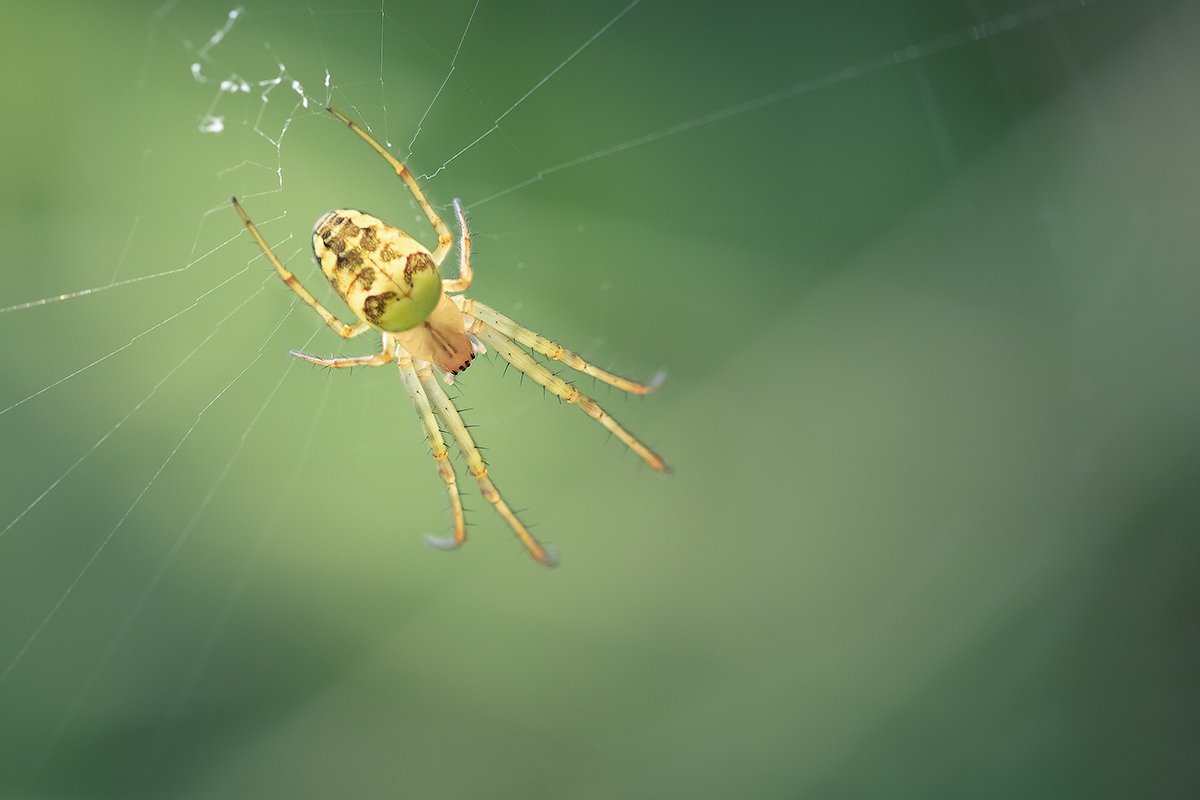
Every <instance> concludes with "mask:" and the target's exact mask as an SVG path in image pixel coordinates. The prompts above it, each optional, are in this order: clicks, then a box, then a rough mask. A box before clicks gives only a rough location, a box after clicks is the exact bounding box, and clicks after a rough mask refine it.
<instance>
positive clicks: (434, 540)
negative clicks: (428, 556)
mask: <svg viewBox="0 0 1200 800" xmlns="http://www.w3.org/2000/svg"><path fill="white" fill-rule="evenodd" d="M425 543H426V544H427V545H429V546H430V547H436V548H437V549H438V550H455V549H457V548H458V546H459V545H460V544H462V543H461V542H459V541H456V540H455V538H454V537H453V536H434V535H433V534H432V533H427V534H425Z"/></svg>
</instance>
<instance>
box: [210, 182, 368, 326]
mask: <svg viewBox="0 0 1200 800" xmlns="http://www.w3.org/2000/svg"><path fill="white" fill-rule="evenodd" d="M233 207H234V209H235V210H236V211H237V213H238V216H240V217H241V218H242V222H244V223H245V224H246V229H247V230H249V231H250V235H251V236H253V237H254V241H256V242H258V246H259V248H261V249H262V251H263V253H265V254H266V256H267V258H268V259H269V260H270V262H271V264H272V266H274V267H275V271H276V272H278V273H279V277H280V278H283V282H284V283H286V284H287V286H288V288H289V289H291V290H292V291H293V292H295V293H296V294H298V295H299V296H300V299H301V300H303V301H304V302H306V303H308V305H309V307H311V308H312V310H313V311H316V312H317V313H318V314H320V315H321V319H323V320H325V324H326V325H328V326H329V327H330V328H332V329H333V332H334V333H336V334H337V335H338V336H341V337H342V338H343V339H353V338H354V337H355V336H358V335H359V334H361V333H365V332H367V331H368V330H370V329H371V326H370V325H368V324H367V323H365V322H359V323H358V324H356V325H349V324H347V323H345V322H342V321H341V320H340V319H338V318H337V317H335V316H334V315H333V314H332V313H330V311H329V309H327V308H325V306H323V305H321V304H320V302H318V301H317V298H315V297H313V296H312V295H311V294H309V292H308V290H307V289H305V288H304V287H303V286H302V285H301V284H300V281H298V280H296V276H295V275H293V274H292V273H291V272H289V271H288V269H287V267H285V266H284V265H283V262H282V261H280V260H279V258H278V257H276V255H275V253H273V252H271V248H270V247H269V246H268V245H267V241H266V239H263V237H262V234H261V233H259V232H258V228H257V227H255V225H254V223H253V222H251V221H250V215H249V214H247V213H246V209H244V208H242V204H241V203H239V202H238V199H237V198H236V197H235V198H233Z"/></svg>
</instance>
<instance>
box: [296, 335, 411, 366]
mask: <svg viewBox="0 0 1200 800" xmlns="http://www.w3.org/2000/svg"><path fill="white" fill-rule="evenodd" d="M288 355H290V356H292V357H293V358H299V359H300V360H302V361H307V362H309V363H310V364H317V365H318V366H322V367H330V368H332V369H344V368H346V367H382V366H383V365H384V364H390V363H392V360H393V359H394V358H395V357H396V343H395V342H394V341H393V340H392V337H391V336H389V335H387V334H384V336H383V352H382V353H374V354H373V355H369V356H350V357H348V358H321V357H320V356H314V355H310V354H308V353H302V352H300V351H299V350H288Z"/></svg>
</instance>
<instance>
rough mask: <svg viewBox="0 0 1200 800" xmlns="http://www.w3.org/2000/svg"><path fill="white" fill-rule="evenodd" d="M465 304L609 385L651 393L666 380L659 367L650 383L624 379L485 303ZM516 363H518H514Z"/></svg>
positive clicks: (512, 334)
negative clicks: (590, 362) (519, 323)
mask: <svg viewBox="0 0 1200 800" xmlns="http://www.w3.org/2000/svg"><path fill="white" fill-rule="evenodd" d="M461 305H462V311H463V313H464V314H466V315H467V316H469V317H474V318H475V319H478V320H481V321H483V322H484V323H485V324H487V325H488V326H490V327H492V328H495V329H496V331H498V332H499V333H500V334H501V335H503V336H506V337H508V338H509V339H512V340H513V341H515V342H517V343H519V344H523V345H525V346H526V347H528V348H529V349H530V350H533V351H534V352H535V353H541V354H542V355H544V356H546V357H547V358H552V359H554V360H555V361H561V362H562V363H564V364H566V365H567V366H568V367H570V368H571V369H573V370H577V371H579V372H582V373H583V374H584V375H590V376H591V377H593V378H595V379H596V380H598V381H602V382H604V383H607V384H608V385H609V386H615V387H617V388H618V389H620V390H621V391H624V392H629V393H630V394H649V393H650V392H653V391H654V390H655V389H657V388H658V387H660V386H662V384H663V381H665V380H666V378H667V374H666V372H664V371H662V370H659V372H658V374H656V375H655V376H654V378H652V379H651V381H650V382H649V383H637V382H635V381H631V380H629V379H628V378H622V377H621V376H620V375H614V374H612V373H611V372H608V371H606V370H602V369H600V368H599V367H597V366H595V365H594V364H589V363H588V362H587V361H584V360H583V359H582V358H580V357H579V356H577V355H576V354H575V353H572V352H571V351H570V350H568V349H567V348H565V347H563V346H562V345H561V344H558V343H557V342H553V341H551V340H550V339H547V338H546V337H545V336H542V335H541V334H539V333H536V332H534V331H531V330H529V329H528V328H525V327H522V326H521V325H518V324H517V323H516V322H514V321H513V320H511V319H509V318H508V317H506V316H504V315H503V314H501V313H500V312H499V311H497V310H496V309H494V308H491V307H489V306H485V305H484V304H483V303H481V302H479V301H478V300H467V299H464V300H463V302H462V303H461ZM513 366H516V365H515V364H514V365H513ZM547 388H549V387H547ZM564 399H565V398H564Z"/></svg>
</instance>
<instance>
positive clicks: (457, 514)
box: [396, 354, 467, 550]
mask: <svg viewBox="0 0 1200 800" xmlns="http://www.w3.org/2000/svg"><path fill="white" fill-rule="evenodd" d="M396 361H397V363H398V364H399V366H400V378H401V379H402V380H403V381H404V388H405V389H407V390H408V396H409V398H410V399H411V400H412V402H413V405H414V406H416V408H417V416H418V417H420V419H421V426H422V427H423V428H425V438H426V439H427V440H428V441H429V448H430V450H431V451H432V453H433V460H434V461H436V462H437V468H438V474H439V475H441V476H442V482H443V483H445V484H446V494H448V495H449V496H450V514H451V516H452V517H453V519H454V535H453V536H452V537H450V538H443V537H440V536H433V535H431V534H428V533H427V534H425V541H427V542H429V544H431V545H433V546H434V547H437V548H439V549H442V550H452V549H454V548H455V547H458V546H459V545H460V544H462V543H463V542H465V541H466V540H467V523H466V520H465V519H464V518H463V507H462V498H461V497H459V494H458V479H457V477H456V476H455V474H454V467H453V466H452V465H451V464H450V454H449V453H448V452H446V442H445V441H444V440H443V439H442V431H441V428H439V427H438V422H437V418H436V417H435V416H434V414H433V408H432V407H431V406H430V405H429V397H428V396H427V395H426V394H425V389H424V388H423V387H422V386H421V379H420V378H419V377H418V376H417V372H416V370H415V369H413V360H412V358H411V357H409V356H408V355H405V354H401V355H399V356H397V357H396Z"/></svg>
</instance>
